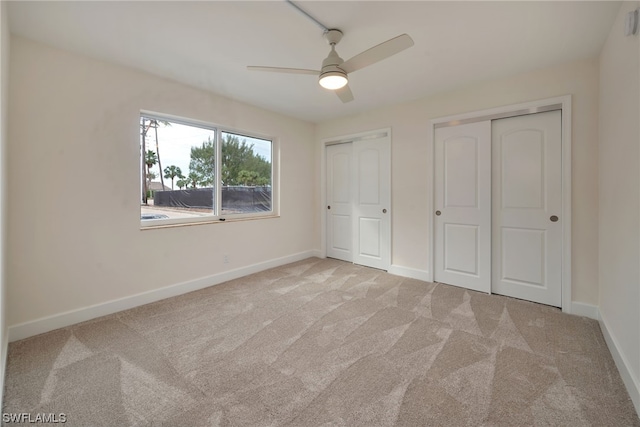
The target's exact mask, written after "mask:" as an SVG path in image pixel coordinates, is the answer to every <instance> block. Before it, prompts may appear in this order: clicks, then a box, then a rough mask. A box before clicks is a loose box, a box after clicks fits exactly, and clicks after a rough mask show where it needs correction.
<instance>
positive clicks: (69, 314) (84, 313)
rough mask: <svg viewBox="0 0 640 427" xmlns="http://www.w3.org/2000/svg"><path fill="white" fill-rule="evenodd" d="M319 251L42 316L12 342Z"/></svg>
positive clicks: (17, 331)
mask: <svg viewBox="0 0 640 427" xmlns="http://www.w3.org/2000/svg"><path fill="white" fill-rule="evenodd" d="M316 252H319V251H313V250H311V251H305V252H300V253H297V254H293V255H288V256H285V257H282V258H276V259H272V260H269V261H264V262H260V263H257V264H252V265H248V266H246V267H241V268H238V269H235V270H229V271H224V272H222V273H218V274H214V275H212V276H207V277H202V278H200V279H195V280H190V281H188V282H182V283H178V284H175V285H171V286H167V287H164V288H160V289H154V290H151V291H147V292H143V293H140V294H136V295H131V296H128V297H124V298H119V299H116V300H111V301H107V302H103V303H100V304H95V305H91V306H88V307H83V308H80V309H76V310H70V311H66V312H64V313H58V314H54V315H52V316H47V317H42V318H40V319H36V320H32V321H29V322H25V323H20V324H18V325H13V326H10V327H9V334H8V335H9V341H17V340H21V339H24V338H28V337H32V336H34V335H38V334H42V333H45V332H49V331H53V330H54V329H59V328H64V327H66V326H71V325H75V324H76V323H80V322H84V321H87V320H91V319H95V318H97V317H101V316H106V315H109V314H113V313H117V312H119V311H122V310H127V309H130V308H133V307H138V306H140V305H144V304H149V303H152V302H155V301H159V300H162V299H165V298H170V297H174V296H177V295H182V294H186V293H187V292H192V291H197V290H199V289H203V288H207V287H209V286H213V285H217V284H220V283H223V282H227V281H229V280H233V279H237V278H239V277H243V276H246V275H249V274H253V273H258V272H260V271H263V270H268V269H270V268H274V267H279V266H281V265H285V264H289V263H292V262H296V261H300V260H303V259H306V258H309V257H314V256H319V255H318V254H317V253H316Z"/></svg>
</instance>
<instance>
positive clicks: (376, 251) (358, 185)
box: [353, 136, 391, 270]
mask: <svg viewBox="0 0 640 427" xmlns="http://www.w3.org/2000/svg"><path fill="white" fill-rule="evenodd" d="M353 158H354V160H355V161H354V163H355V171H354V176H355V177H356V179H355V180H354V181H355V182H354V183H353V186H354V191H353V194H354V201H353V206H354V210H353V229H354V230H357V233H356V234H355V235H354V236H353V242H354V243H353V247H354V251H353V262H354V263H356V264H361V265H366V266H368V267H373V268H379V269H382V270H388V269H389V265H390V264H391V219H390V216H391V213H390V209H391V206H390V205H391V140H390V138H389V136H385V137H381V138H376V139H369V140H362V141H355V142H354V143H353Z"/></svg>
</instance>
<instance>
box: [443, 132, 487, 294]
mask: <svg viewBox="0 0 640 427" xmlns="http://www.w3.org/2000/svg"><path fill="white" fill-rule="evenodd" d="M434 165H435V177H434V178H435V206H434V210H435V215H436V216H435V221H434V228H435V230H434V232H435V236H434V237H435V254H434V255H435V256H434V258H435V259H434V264H435V265H434V280H435V281H437V282H441V283H448V284H451V285H457V286H462V287H465V288H468V289H473V290H476V291H482V292H487V293H488V292H490V291H491V122H490V121H486V122H478V123H471V124H466V125H460V126H454V127H444V128H438V129H436V131H435V158H434Z"/></svg>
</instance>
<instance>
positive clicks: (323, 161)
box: [319, 127, 393, 271]
mask: <svg viewBox="0 0 640 427" xmlns="http://www.w3.org/2000/svg"><path fill="white" fill-rule="evenodd" d="M385 134H386V135H385ZM383 136H386V137H388V138H389V142H391V141H392V137H391V128H390V127H387V128H379V129H373V130H369V131H365V132H359V133H353V134H348V135H340V136H333V137H329V138H323V139H321V140H320V147H321V149H322V154H321V155H320V209H319V212H320V231H321V233H320V253H321V254H322V257H323V258H326V257H327V215H326V211H325V206H326V205H327V146H329V145H336V144H347V143H352V142H355V141H361V140H366V139H372V138H378V137H383ZM392 149H393V147H392ZM392 156H393V153H391V158H389V163H390V170H389V189H391V190H392V187H391V185H392V183H393V179H392V175H393V158H392ZM391 192H392V194H391V205H392V206H391V208H393V191H391ZM391 212H393V209H391ZM392 220H393V217H392V216H391V217H390V219H389V221H390V224H389V225H390V227H389V265H388V266H387V267H388V268H387V271H388V269H389V268H391V265H393V221H392Z"/></svg>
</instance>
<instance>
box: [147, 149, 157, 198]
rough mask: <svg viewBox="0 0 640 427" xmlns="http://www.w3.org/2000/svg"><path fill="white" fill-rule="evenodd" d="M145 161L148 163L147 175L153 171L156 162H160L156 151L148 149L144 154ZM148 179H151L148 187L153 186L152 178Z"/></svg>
mask: <svg viewBox="0 0 640 427" xmlns="http://www.w3.org/2000/svg"><path fill="white" fill-rule="evenodd" d="M144 163H145V164H146V165H147V176H148V177H150V176H151V173H152V172H151V168H152V167H153V166H154V165H155V164H156V163H158V157H157V156H156V153H154V152H153V151H151V150H147V152H146V153H145V156H144ZM148 181H149V185H148V186H147V189H148V188H149V187H151V179H149V180H148Z"/></svg>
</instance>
